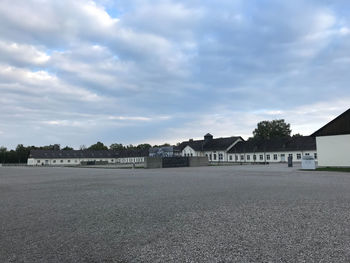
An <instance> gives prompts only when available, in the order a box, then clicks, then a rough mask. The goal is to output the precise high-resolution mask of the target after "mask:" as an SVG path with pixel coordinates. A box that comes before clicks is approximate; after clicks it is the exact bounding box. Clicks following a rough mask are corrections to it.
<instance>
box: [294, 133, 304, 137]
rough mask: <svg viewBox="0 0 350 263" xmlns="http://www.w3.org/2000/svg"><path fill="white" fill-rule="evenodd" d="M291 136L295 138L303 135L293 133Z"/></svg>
mask: <svg viewBox="0 0 350 263" xmlns="http://www.w3.org/2000/svg"><path fill="white" fill-rule="evenodd" d="M292 137H293V138H296V137H303V135H301V134H300V133H296V134H293V136H292Z"/></svg>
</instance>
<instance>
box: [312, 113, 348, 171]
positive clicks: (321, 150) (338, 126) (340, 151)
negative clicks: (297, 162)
mask: <svg viewBox="0 0 350 263" xmlns="http://www.w3.org/2000/svg"><path fill="white" fill-rule="evenodd" d="M311 136H313V137H316V144H317V156H318V166H321V167H350V109H348V110H347V111H345V112H344V113H342V114H341V115H339V116H338V117H336V118H335V119H334V120H332V121H330V122H329V123H327V124H326V125H325V126H323V127H322V128H320V129H319V130H317V131H316V132H314V133H313V134H312V135H311Z"/></svg>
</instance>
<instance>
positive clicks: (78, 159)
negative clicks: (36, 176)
mask: <svg viewBox="0 0 350 263" xmlns="http://www.w3.org/2000/svg"><path fill="white" fill-rule="evenodd" d="M117 158H118V154H117V153H116V152H113V151H108V150H102V151H92V150H79V151H75V150H31V151H30V154H29V158H28V161H27V164H28V165H33V166H44V165H50V166H74V165H80V164H84V163H85V164H87V163H108V164H112V163H116V161H117Z"/></svg>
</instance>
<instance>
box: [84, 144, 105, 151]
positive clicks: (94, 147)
mask: <svg viewBox="0 0 350 263" xmlns="http://www.w3.org/2000/svg"><path fill="white" fill-rule="evenodd" d="M88 150H94V151H99V150H108V147H107V146H105V145H104V144H103V143H102V142H97V143H95V144H93V145H91V146H90V147H89V148H88Z"/></svg>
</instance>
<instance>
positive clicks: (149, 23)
mask: <svg viewBox="0 0 350 263" xmlns="http://www.w3.org/2000/svg"><path fill="white" fill-rule="evenodd" d="M349 5H350V4H349V3H348V2H347V1H337V2H333V1H322V2H320V1H302V0H298V1H293V2H281V1H276V0H269V1H263V2H262V1H250V2H247V1H241V0H237V1H225V0H221V1H215V3H214V2H212V1H198V0H191V1H170V0H168V1H161V0H159V1H158V0H156V1H154V0H152V1H138V0H134V1H112V0H103V1H80V0H78V1H66V0H63V1H46V2H45V3H43V2H42V1H36V0H31V1H28V0H26V1H23V0H12V1H8V0H4V1H1V2H0V92H1V97H0V102H1V105H0V110H1V112H2V114H1V116H0V121H1V123H0V136H1V139H0V144H1V145H5V146H10V147H14V146H15V144H17V143H25V144H48V143H61V144H71V145H73V146H78V145H80V144H87V143H93V142H94V140H104V141H106V142H118V141H119V142H123V143H138V142H144V141H150V142H155V143H156V142H157V143H160V142H163V141H165V140H167V141H169V142H176V141H177V140H178V139H184V138H188V137H196V136H197V137H200V136H201V135H202V133H205V132H206V131H209V130H210V131H211V132H213V133H214V134H217V135H220V136H224V135H244V136H249V135H250V133H251V131H252V129H253V128H254V126H255V124H256V122H257V121H260V120H263V119H269V118H270V119H272V118H280V117H284V118H286V119H287V121H290V122H291V123H292V126H294V127H296V129H295V130H296V131H297V132H300V133H310V132H311V131H312V130H313V129H317V128H319V126H320V125H322V124H323V123H322V122H326V121H327V120H329V119H330V118H332V117H334V116H335V115H337V114H339V113H341V112H342V111H343V110H345V109H346V108H347V107H348V105H347V101H348V99H349V98H350V92H349V90H348V87H347V85H348V83H349V77H348V74H347V69H348V68H349V66H350V56H349V54H350V50H349V49H350V48H349V47H350V45H349V44H350V43H349V42H350V22H349V18H348V17H349V11H348V10H350V8H349V7H350V6H349ZM339 97H341V98H343V100H342V101H341V103H340V102H339ZM344 101H345V102H344ZM335 103H337V104H338V105H341V106H339V107H337V108H336V109H334V107H332V105H334V104H335ZM325 108H326V110H328V112H330V114H326V112H327V111H325ZM300 109H303V110H300ZM307 109H309V111H310V113H308V110H307ZM322 116H326V117H327V118H323V117H322ZM292 128H293V127H292Z"/></svg>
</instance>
